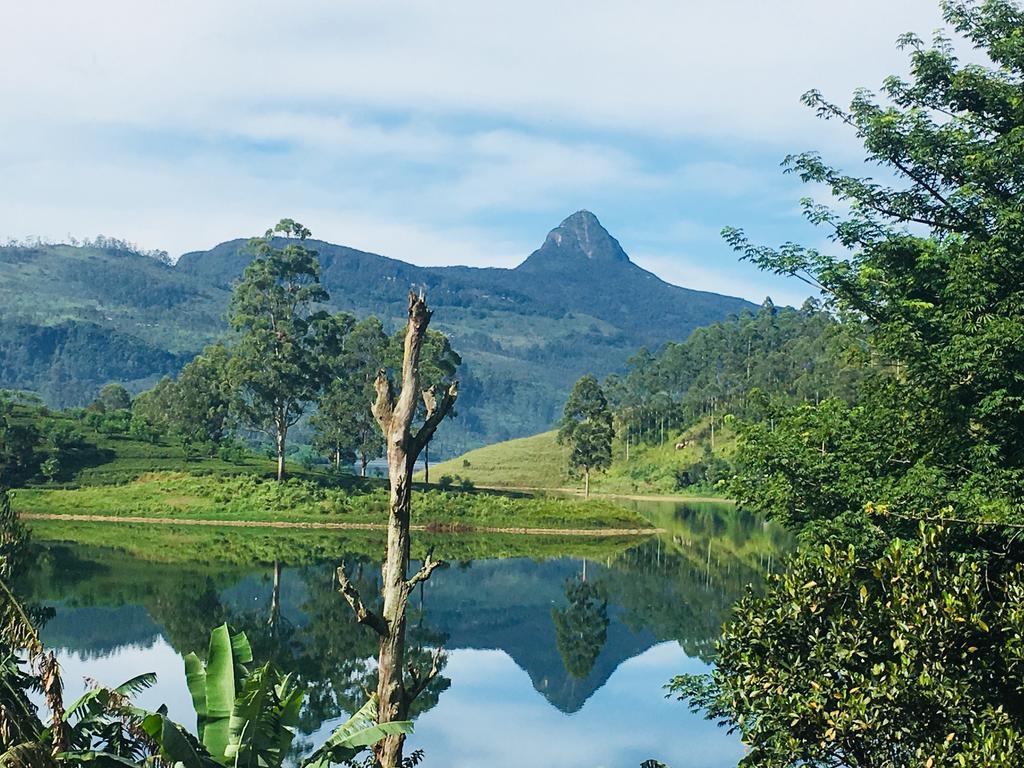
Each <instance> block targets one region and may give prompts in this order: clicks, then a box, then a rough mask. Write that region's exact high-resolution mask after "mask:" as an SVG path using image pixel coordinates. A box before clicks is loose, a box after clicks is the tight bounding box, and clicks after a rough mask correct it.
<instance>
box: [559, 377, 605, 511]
mask: <svg viewBox="0 0 1024 768" xmlns="http://www.w3.org/2000/svg"><path fill="white" fill-rule="evenodd" d="M613 437H615V430H614V428H613V427H612V412H611V409H610V408H609V407H608V400H607V398H606V397H605V395H604V391H603V390H602V389H601V385H600V384H598V382H597V379H596V378H594V377H593V376H592V375H590V374H587V375H586V376H583V377H582V378H581V379H580V380H579V381H577V382H576V385H575V386H574V387H573V388H572V392H570V393H569V399H568V400H567V401H566V403H565V411H564V413H563V415H562V421H561V424H560V425H559V428H558V442H559V443H562V444H566V445H568V446H569V448H570V452H569V467H570V469H572V470H574V471H578V472H581V473H582V474H583V489H584V494H585V495H586V496H587V498H589V497H590V473H591V472H593V471H600V470H602V469H607V468H608V467H609V466H611V463H612V438H613Z"/></svg>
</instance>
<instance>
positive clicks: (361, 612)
mask: <svg viewBox="0 0 1024 768" xmlns="http://www.w3.org/2000/svg"><path fill="white" fill-rule="evenodd" d="M338 585H339V586H340V589H339V590H338V591H339V592H341V594H342V597H344V598H345V600H346V601H347V602H348V604H349V605H350V606H351V607H352V612H353V613H354V614H355V615H356V621H358V622H359V623H360V624H365V625H366V626H368V627H370V628H371V629H373V631H374V632H376V633H377V634H378V635H380V636H381V637H387V636H388V633H389V631H390V630H389V628H388V624H387V622H386V621H384V619H382V618H381V617H380V616H378V615H377V614H376V613H374V612H373V611H371V610H370V609H369V608H367V607H366V606H365V605H364V604H363V598H362V597H360V595H359V590H358V589H356V587H355V585H354V584H353V583H352V582H351V581H349V578H348V574H347V573H345V566H343V565H339V566H338Z"/></svg>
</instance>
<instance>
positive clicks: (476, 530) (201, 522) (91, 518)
mask: <svg viewBox="0 0 1024 768" xmlns="http://www.w3.org/2000/svg"><path fill="white" fill-rule="evenodd" d="M19 517H20V518H21V519H22V520H26V521H29V520H48V521H53V520H67V521H71V522H76V523H136V524H143V525H191V526H200V527H209V528H216V527H225V528H294V529H309V530H331V531H386V530H387V524H386V523H321V522H300V521H276V520H205V519H189V518H175V517H134V516H125V515H75V514H71V515H58V514H46V513H42V512H26V513H22V514H19ZM412 530H413V531H417V532H421V533H447V534H480V533H492V534H513V535H518V536H566V537H606V536H653V535H655V534H659V533H664V532H665V529H664V528H655V527H653V526H652V527H651V528H522V527H496V526H465V525H458V526H445V525H443V524H440V525H439V524H436V523H435V524H431V525H413V526H412Z"/></svg>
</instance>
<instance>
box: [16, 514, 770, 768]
mask: <svg viewBox="0 0 1024 768" xmlns="http://www.w3.org/2000/svg"><path fill="white" fill-rule="evenodd" d="M642 511H643V512H644V514H646V515H647V516H648V517H649V518H650V519H652V520H653V521H654V522H656V523H657V524H658V525H660V526H662V527H664V528H666V533H665V534H664V535H662V536H659V537H651V538H648V539H632V540H623V541H584V542H579V541H564V540H563V541H550V540H549V541H539V540H538V541H534V540H529V541H524V540H523V539H509V538H505V539H500V540H493V539H491V540H484V539H479V538H470V537H461V538H454V537H448V538H437V539H434V540H433V541H432V543H434V544H436V546H437V554H438V555H441V556H445V557H446V558H448V559H450V560H451V561H452V565H451V566H450V567H449V568H447V569H445V570H441V571H436V572H435V573H434V576H433V577H432V579H431V580H430V581H429V582H427V584H426V585H425V586H424V588H423V589H422V590H420V591H417V593H416V595H415V598H414V600H413V601H412V602H413V606H412V607H413V616H412V619H411V622H410V623H411V625H412V627H413V640H414V641H415V642H416V643H418V644H420V645H421V646H422V647H424V648H430V647H433V646H435V645H437V644H443V645H444V646H445V648H446V649H447V662H446V665H445V667H444V670H443V673H442V677H441V678H440V679H439V680H437V681H435V684H434V685H433V686H432V687H431V688H430V689H428V691H427V692H426V694H425V695H424V696H423V697H422V698H421V700H420V702H419V711H418V713H417V716H416V718H415V719H416V732H415V734H414V735H413V736H412V737H411V738H410V742H409V748H410V749H423V750H424V751H425V752H426V763H425V764H426V765H428V766H429V765H444V766H452V767H454V768H458V767H460V766H467V767H468V766H474V767H476V766H480V765H489V766H509V767H511V766H516V767H517V768H518V767H519V766H524V765H529V766H559V768H573V767H574V766H588V767H592V766H639V764H640V763H641V762H642V761H643V760H645V759H648V758H657V759H659V760H662V761H664V762H665V763H667V764H668V765H670V766H673V768H685V767H686V766H700V767H701V768H717V767H718V766H721V767H723V768H724V767H725V766H734V765H735V764H736V762H737V761H738V759H739V757H740V755H741V754H742V749H741V747H740V745H739V743H738V742H737V740H736V739H735V738H734V737H732V736H729V735H728V734H727V733H725V732H724V731H723V730H721V729H718V728H717V727H715V726H714V725H713V724H711V723H708V722H706V721H704V720H703V719H702V718H700V717H698V716H695V715H692V714H691V713H690V712H689V711H688V709H687V708H686V706H685V705H684V704H682V703H679V702H676V701H673V700H668V699H666V698H665V692H664V688H663V687H664V685H665V683H666V682H667V681H668V680H669V679H670V678H671V677H672V676H674V675H676V674H679V673H681V672H702V671H706V670H707V669H709V666H708V662H709V660H710V649H711V644H712V642H713V640H714V637H715V635H716V631H717V628H718V626H719V625H720V623H721V621H722V619H723V618H724V617H725V615H726V614H727V611H728V608H729V605H730V604H731V603H732V601H733V600H734V599H736V597H738V596H739V595H740V594H741V593H742V590H743V588H744V585H746V584H747V583H754V584H757V583H759V582H760V580H761V578H762V577H763V574H764V573H765V572H766V571H767V570H768V569H769V568H771V567H774V566H773V563H775V562H777V560H778V557H779V555H780V554H781V552H782V551H783V550H784V549H785V548H786V547H787V544H788V543H787V541H786V539H785V536H784V535H783V534H782V533H781V532H780V531H779V530H778V529H776V528H774V527H772V526H767V525H765V524H763V522H762V521H760V520H757V519H755V518H753V517H751V516H748V515H744V514H740V513H737V512H735V511H734V510H732V509H731V508H729V507H725V506H715V505H702V506H694V505H668V504H664V505H647V504H645V505H643V506H642ZM36 537H37V543H38V547H39V556H38V558H37V564H36V568H35V570H34V572H33V573H31V574H29V575H28V576H27V578H26V582H25V584H24V585H23V588H24V590H25V592H26V593H27V594H28V595H29V596H30V597H31V599H32V600H34V601H37V602H41V603H45V604H47V605H50V606H52V607H54V609H55V615H54V618H53V619H52V620H51V621H50V622H49V624H48V625H47V626H46V628H45V631H44V638H45V639H46V641H47V642H48V643H49V644H50V645H51V646H52V647H54V648H56V649H57V650H58V654H59V656H60V658H61V660H62V663H63V666H64V671H65V681H66V686H67V688H68V689H69V692H70V694H71V695H77V693H78V692H79V691H80V690H81V689H82V687H83V685H84V683H83V682H82V678H83V677H84V676H85V675H88V676H90V677H92V678H95V679H98V680H101V681H103V682H105V683H108V684H117V683H119V682H121V681H122V680H124V679H126V678H128V677H131V676H133V675H136V674H139V673H142V672H148V671H152V672H156V673H157V675H158V677H159V684H158V685H157V687H156V688H154V689H153V690H151V691H149V692H148V693H146V694H145V695H143V696H142V697H141V698H140V703H141V704H143V705H144V706H149V707H156V706H158V705H160V704H162V703H166V704H167V705H168V707H169V709H170V713H171V715H172V717H174V718H175V719H177V720H178V721H179V722H182V723H185V724H187V725H190V726H191V727H194V725H195V719H194V715H193V714H192V710H191V705H190V702H189V698H188V692H187V689H186V686H185V678H184V671H183V668H182V661H181V657H182V656H183V655H184V654H185V653H187V652H189V651H191V650H203V649H205V647H206V643H207V638H208V634H209V630H210V628H211V627H212V626H213V625H215V624H217V623H220V622H222V621H227V622H229V623H230V624H231V625H232V626H233V627H236V628H239V629H244V630H245V631H246V632H247V634H248V635H249V637H250V640H251V641H252V643H253V646H254V652H255V654H256V657H257V660H261V661H262V660H263V659H266V658H273V659H275V660H276V661H277V663H278V664H279V665H280V666H281V667H282V668H284V669H285V670H288V671H293V672H295V673H296V674H297V675H298V677H299V678H300V679H301V680H302V681H304V682H305V683H306V684H307V685H308V687H309V688H310V690H311V693H310V695H309V697H308V701H307V705H306V708H305V711H304V713H303V725H302V734H301V737H300V739H299V740H298V742H300V743H299V744H298V749H299V750H301V749H308V748H309V746H311V745H313V744H317V743H319V742H320V741H321V740H322V739H323V737H325V736H326V734H327V733H329V732H330V730H331V729H332V728H333V727H334V726H335V725H336V724H337V723H338V722H339V720H340V719H341V718H343V717H344V716H345V714H346V713H348V712H350V711H351V710H352V709H353V707H355V706H357V705H358V704H359V703H361V702H362V700H363V693H362V690H363V686H371V685H372V682H371V681H372V676H373V656H374V648H375V641H374V637H373V635H372V634H371V632H370V631H369V630H367V629H365V628H363V627H359V626H358V625H356V624H355V623H354V622H353V620H352V618H351V614H350V611H349V609H348V606H347V605H345V604H343V601H342V599H341V598H340V597H339V596H338V594H337V592H336V587H335V585H334V583H333V571H334V567H335V566H336V565H337V563H338V562H339V560H345V561H346V562H347V563H348V564H349V566H350V568H351V570H352V572H353V573H354V574H355V575H356V577H357V583H360V584H361V591H362V593H363V595H372V594H375V593H376V581H377V566H376V564H375V562H374V561H373V559H372V553H375V552H377V551H379V548H381V547H382V546H383V542H382V540H381V539H379V538H378V537H375V536H373V535H368V536H359V537H352V536H347V535H335V534H331V533H324V532H308V533H307V532H303V533H298V532H278V531H270V532H267V531H247V530H230V531H228V532H227V533H218V532H215V531H210V530H207V529H195V528H192V529H188V528H181V529H175V528H166V529H165V528H163V527H159V529H157V528H143V527H136V526H103V525H99V524H79V525H74V524H68V525H57V524H40V525H37V526H36ZM275 562H276V566H275ZM275 572H276V576H277V578H276V579H275ZM275 581H276V583H277V585H278V586H277V589H275V586H274V585H275ZM424 653H425V651H424Z"/></svg>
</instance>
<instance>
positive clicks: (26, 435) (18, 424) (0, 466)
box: [0, 400, 44, 488]
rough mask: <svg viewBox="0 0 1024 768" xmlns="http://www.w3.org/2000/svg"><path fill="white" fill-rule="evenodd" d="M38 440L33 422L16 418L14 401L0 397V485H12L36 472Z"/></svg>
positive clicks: (39, 442)
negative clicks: (0, 398) (12, 402)
mask: <svg viewBox="0 0 1024 768" xmlns="http://www.w3.org/2000/svg"><path fill="white" fill-rule="evenodd" d="M41 443H42V437H41V435H40V434H39V430H38V429H36V426H35V424H33V423H31V422H26V421H24V420H22V419H17V418H15V411H14V405H13V404H11V403H10V402H8V401H4V400H0V486H4V487H9V488H10V487H14V486H16V485H18V484H20V483H24V482H25V481H27V480H29V479H31V478H32V477H33V476H34V475H35V474H36V472H38V470H39V465H40V463H42V461H43V459H44V457H43V455H42V454H41V452H40V451H39V448H40V445H41Z"/></svg>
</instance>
